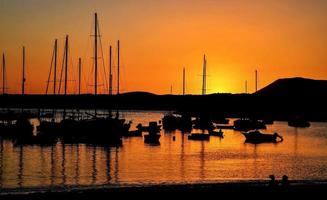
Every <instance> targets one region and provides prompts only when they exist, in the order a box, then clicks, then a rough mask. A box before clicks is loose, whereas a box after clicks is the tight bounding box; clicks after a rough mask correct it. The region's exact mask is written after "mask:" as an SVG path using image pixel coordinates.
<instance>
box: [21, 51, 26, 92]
mask: <svg viewBox="0 0 327 200" xmlns="http://www.w3.org/2000/svg"><path fill="white" fill-rule="evenodd" d="M25 81H26V79H25V47H24V46H23V74H22V95H24V94H25Z"/></svg>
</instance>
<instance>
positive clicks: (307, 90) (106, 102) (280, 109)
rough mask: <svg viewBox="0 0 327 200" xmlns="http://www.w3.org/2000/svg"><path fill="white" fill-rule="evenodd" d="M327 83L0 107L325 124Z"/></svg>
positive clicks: (27, 100) (12, 98) (22, 101)
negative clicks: (181, 113) (299, 118)
mask: <svg viewBox="0 0 327 200" xmlns="http://www.w3.org/2000/svg"><path fill="white" fill-rule="evenodd" d="M326 102H327V81H325V80H312V79H305V78H286V79H279V80H277V81H275V82H273V83H272V84H270V85H268V86H267V87H265V88H263V89H261V90H259V91H258V92H257V93H255V94H210V95H205V96H203V95H185V96H183V95H168V94H166V95H156V94H152V93H148V92H139V91H137V92H128V93H121V94H120V95H105V94H102V95H97V96H94V95H92V94H83V95H74V94H71V95H66V96H65V95H32V94H28V95H23V96H22V95H18V94H6V95H0V109H1V108H47V109H52V108H59V109H62V108H71V109H73V108H78V109H82V108H83V109H93V108H99V109H120V110H166V111H184V112H189V113H194V114H203V113H204V114H209V115H216V116H226V117H233V118H236V117H251V118H258V119H263V118H268V119H276V120H277V119H278V120H289V119H292V118H294V117H295V116H302V117H304V118H306V119H308V120H312V121H327V107H326Z"/></svg>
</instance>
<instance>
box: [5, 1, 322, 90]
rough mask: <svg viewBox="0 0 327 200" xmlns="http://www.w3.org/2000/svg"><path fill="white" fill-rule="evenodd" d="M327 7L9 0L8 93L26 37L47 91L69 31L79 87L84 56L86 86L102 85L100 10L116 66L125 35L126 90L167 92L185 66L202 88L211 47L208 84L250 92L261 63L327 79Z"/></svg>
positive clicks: (277, 74)
mask: <svg viewBox="0 0 327 200" xmlns="http://www.w3.org/2000/svg"><path fill="white" fill-rule="evenodd" d="M326 10H327V1H324V0H313V1H309V0H228V1H227V0H226V1H214V0H178V1H175V0H160V1H159V0H158V1H153V0H137V1H135V0H93V1H91V0H68V1H63V0H56V1H53V0H1V2H0V33H1V34H0V52H1V53H2V52H5V54H6V60H7V69H8V75H7V77H8V88H9V89H8V93H17V92H19V91H20V79H21V54H22V53H21V48H22V45H25V46H26V51H27V75H28V76H27V83H26V88H27V89H26V90H27V92H28V93H44V91H45V86H46V81H47V76H48V72H49V67H50V61H51V53H52V48H53V42H54V39H55V38H58V39H59V63H61V60H62V54H63V45H64V37H65V35H66V34H68V35H69V37H70V47H71V48H70V56H69V61H70V65H69V67H70V70H69V71H70V73H69V75H70V78H69V79H70V81H69V84H70V87H69V92H70V93H76V92H77V88H76V85H77V84H76V83H77V82H76V81H77V62H78V57H82V59H83V70H84V72H83V83H82V86H83V87H82V88H83V92H93V87H92V86H91V85H92V84H93V81H92V76H91V71H92V62H91V57H92V38H91V37H90V35H91V34H92V24H93V15H94V12H95V11H96V12H98V15H99V22H100V29H101V35H102V37H101V40H102V44H103V52H104V62H105V65H106V66H105V67H106V72H108V64H107V63H108V46H109V44H113V45H116V41H117V40H118V39H120V41H121V48H122V52H121V55H122V56H121V63H122V69H121V71H122V73H121V92H129V91H136V90H137V91H148V92H153V93H157V94H165V93H170V86H171V85H173V92H174V93H175V94H180V93H181V90H182V68H183V66H185V67H186V71H187V93H189V94H200V93H201V76H200V75H201V73H202V57H203V54H206V55H207V60H208V65H207V68H208V72H207V73H208V75H209V76H208V83H207V85H208V93H216V92H231V93H240V92H244V82H245V80H248V84H249V86H248V87H249V92H253V90H254V70H255V69H258V70H259V76H260V77H259V87H263V86H265V85H267V84H269V83H270V82H272V81H274V80H276V79H278V78H282V77H294V76H302V77H308V78H314V79H327V68H326V67H327V56H326V55H327V37H326V34H327V20H326V19H327V12H326ZM115 48H116V47H115ZM115 48H114V49H115ZM115 55H116V53H115ZM115 60H116V59H115ZM99 62H100V63H102V60H99ZM99 68H100V69H101V70H100V74H102V75H99V76H100V77H102V78H101V79H100V83H99V84H100V87H99V89H98V90H99V91H100V92H101V93H103V92H105V89H106V88H107V87H106V86H105V85H104V84H105V81H104V78H103V73H102V72H103V66H102V65H101V66H99ZM114 69H115V70H116V68H114ZM58 73H59V70H58ZM114 82H115V83H116V74H114Z"/></svg>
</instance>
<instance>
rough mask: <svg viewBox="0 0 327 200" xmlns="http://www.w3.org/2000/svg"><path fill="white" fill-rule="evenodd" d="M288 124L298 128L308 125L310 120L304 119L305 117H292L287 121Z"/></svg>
mask: <svg viewBox="0 0 327 200" xmlns="http://www.w3.org/2000/svg"><path fill="white" fill-rule="evenodd" d="M288 126H291V127H299V128H307V127H310V126H311V124H310V122H308V121H306V120H305V119H302V118H294V119H292V120H290V121H288Z"/></svg>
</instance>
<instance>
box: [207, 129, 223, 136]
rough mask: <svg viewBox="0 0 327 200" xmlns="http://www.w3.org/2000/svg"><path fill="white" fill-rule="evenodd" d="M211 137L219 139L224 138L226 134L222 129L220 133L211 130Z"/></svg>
mask: <svg viewBox="0 0 327 200" xmlns="http://www.w3.org/2000/svg"><path fill="white" fill-rule="evenodd" d="M209 135H211V136H218V137H224V132H223V131H222V130H221V129H220V130H219V131H214V130H210V131H209Z"/></svg>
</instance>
